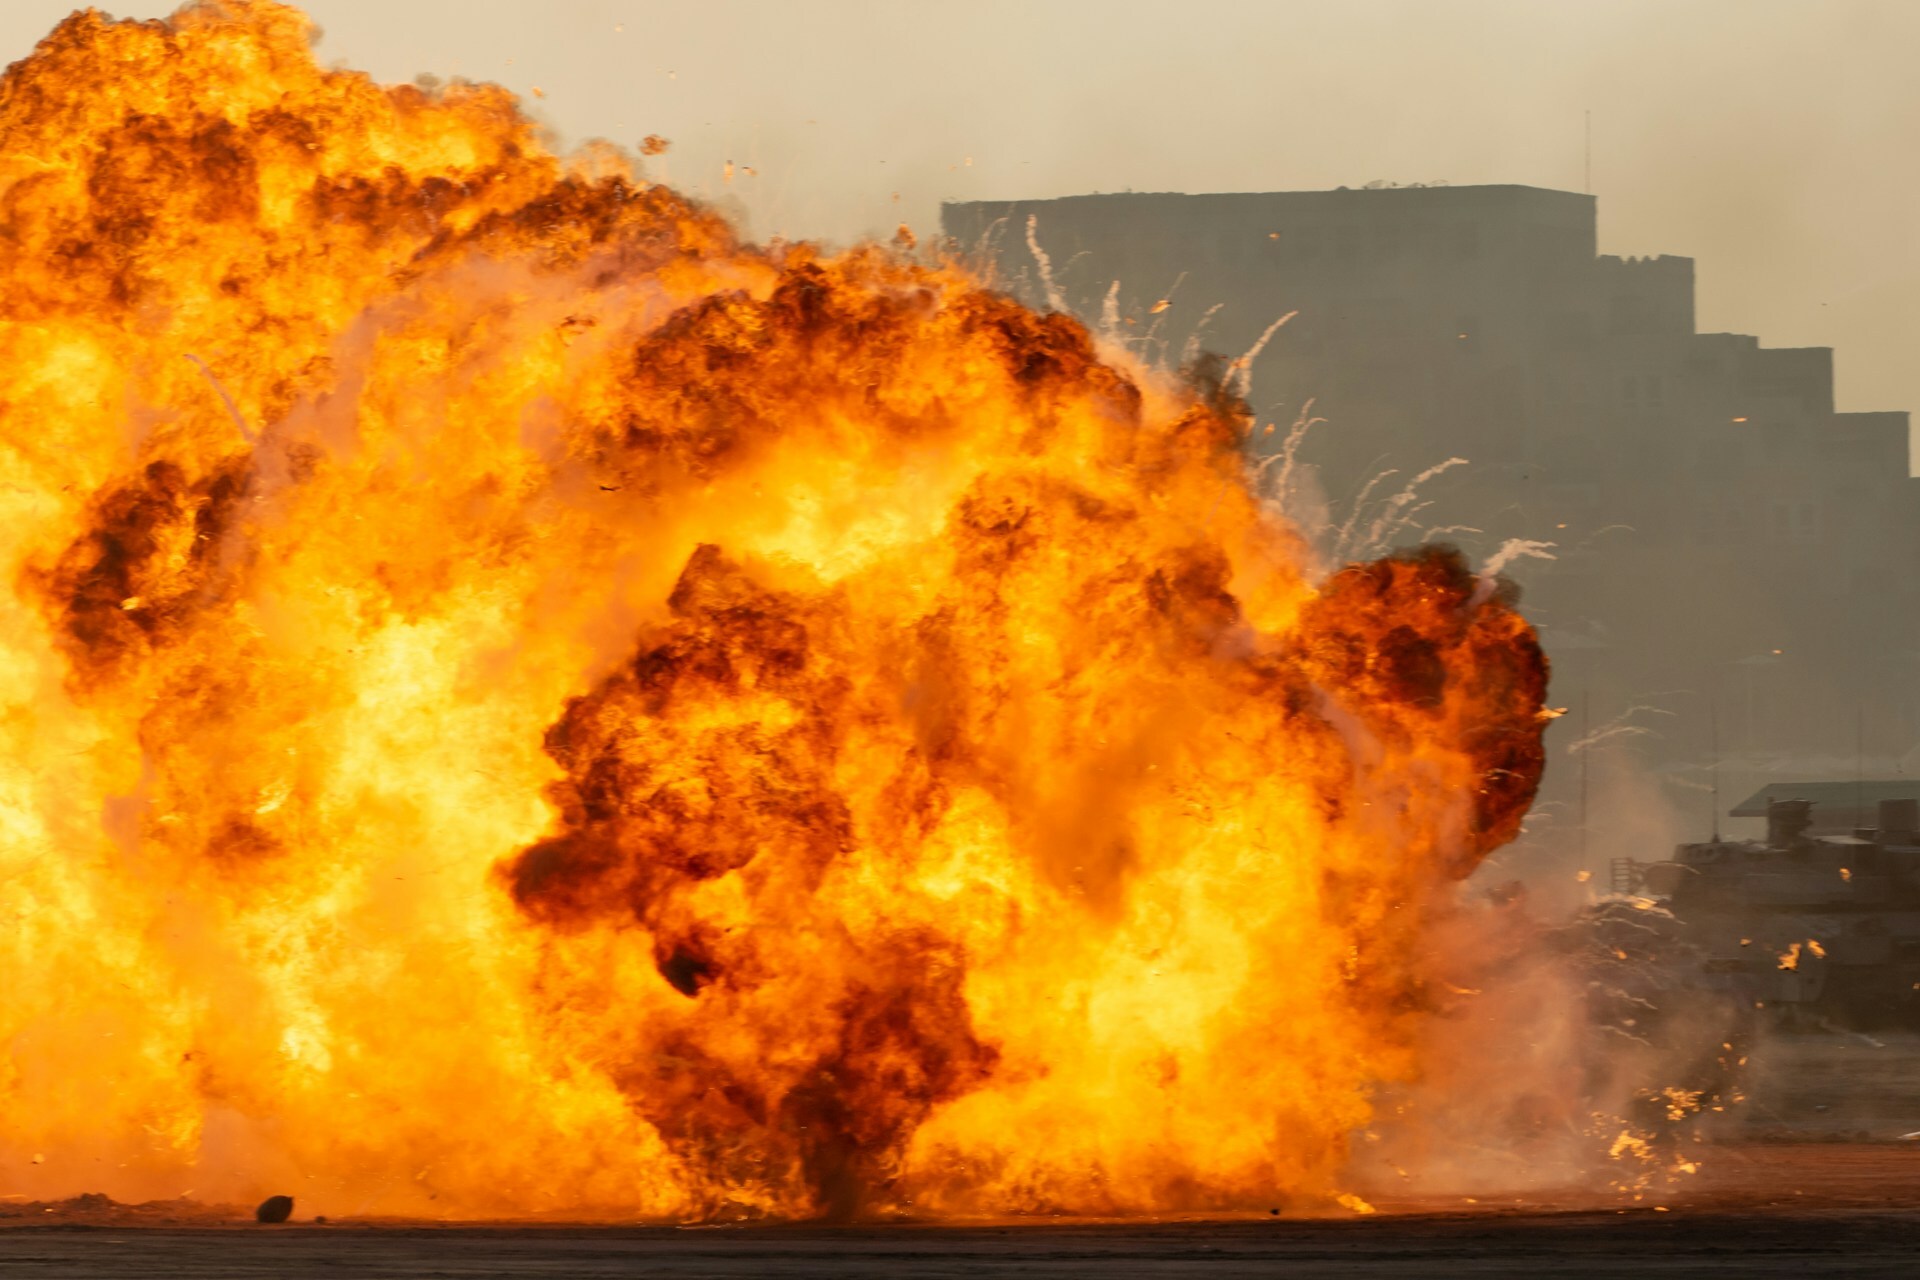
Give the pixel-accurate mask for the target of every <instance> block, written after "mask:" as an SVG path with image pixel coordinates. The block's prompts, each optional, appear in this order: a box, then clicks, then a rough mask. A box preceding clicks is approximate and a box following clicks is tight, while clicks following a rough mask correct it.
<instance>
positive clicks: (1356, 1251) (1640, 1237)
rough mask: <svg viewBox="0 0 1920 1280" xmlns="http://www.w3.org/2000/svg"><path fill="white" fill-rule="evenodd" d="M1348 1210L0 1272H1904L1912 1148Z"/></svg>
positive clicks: (67, 1245) (123, 1246) (97, 1234)
mask: <svg viewBox="0 0 1920 1280" xmlns="http://www.w3.org/2000/svg"><path fill="white" fill-rule="evenodd" d="M1382 1210H1383V1211H1382V1212H1381V1213H1379V1214H1377V1215H1374V1216H1371V1217H1364V1218H1345V1219H1326V1218H1319V1219H1297V1218H1262V1219H1254V1220H1237V1221H1161V1222H1127V1223H1087V1222H1061V1221H1027V1222H1018V1223H1005V1224H996V1225H991V1226H967V1227H952V1226H921V1225H913V1224H898V1225H891V1226H884V1227H809V1226H781V1227H765V1226H761V1227H681V1228H675V1227H631V1226H628V1227H620V1226H603V1227H582V1226H571V1227H556V1226H538V1227H529V1226H523V1225H522V1226H509V1225H494V1226H489V1225H470V1224H469V1225H434V1224H426V1223H382V1222H344V1223H329V1224H326V1225H315V1224H313V1223H311V1222H295V1223H290V1224H288V1225H285V1226H278V1227H265V1226H259V1225H257V1224H255V1223H253V1222H251V1221H248V1220H247V1219H245V1218H244V1217H235V1216H232V1214H231V1211H225V1212H223V1211H220V1210H214V1209H208V1208H204V1207H202V1208H194V1207H191V1206H185V1205H175V1206H169V1205H160V1206H143V1207H137V1208H135V1207H128V1206H116V1205H112V1204H110V1203H106V1202H103V1201H99V1200H87V1201H84V1202H75V1201H67V1202H62V1203H60V1204H58V1205H50V1206H49V1205H24V1204H14V1205H11V1206H8V1207H7V1208H6V1209H5V1210H4V1211H0V1275H4V1276H5V1277H8V1280H13V1278H15V1277H19V1278H21V1280H27V1278H29V1277H34V1278H37V1277H55V1276H58V1277H62V1278H63V1280H86V1278H88V1277H97V1276H151V1277H164V1278H173V1277H180V1278H183V1280H184V1278H186V1277H192V1278H194V1280H239V1278H240V1277H248V1278H253V1277H269V1276H271V1277H289V1278H296V1277H310V1276H342V1275H350V1276H355V1277H395V1278H398V1277H407V1278H409V1280H418V1278H420V1277H477V1276H546V1277H553V1276H569V1277H589V1278H591V1277H602V1276H634V1275H644V1276H649V1277H690V1278H691V1277H699V1278H701V1280H706V1278H710V1277H722V1276H729V1277H730V1276H742V1277H747V1276H754V1277H757V1276H796V1277H829V1276H833V1277H843V1276H844V1277H879V1276H897V1275H908V1274H911V1275H914V1276H926V1277H955V1278H959V1277H967V1278H969V1280H971V1278H974V1277H986V1276H1020V1277H1044V1276H1058V1277H1066V1276H1087V1275H1097V1276H1100V1277H1102V1280H1118V1278H1120V1277H1130V1276H1143V1277H1149V1276H1151V1277H1166V1276H1200V1275H1205V1276H1227V1277H1233V1276H1274V1275H1286V1276H1409V1277H1411V1276H1423V1277H1424V1276H1433V1275H1437V1274H1447V1275H1453V1276H1460V1277H1475V1276H1540V1275H1546V1274H1551V1275H1553V1276H1554V1277H1556V1280H1575V1278H1578V1277H1586V1276H1616V1275H1628V1274H1631V1275H1634V1276H1636V1277H1639V1276H1645V1277H1673V1276H1776V1275H1778V1276H1788V1275H1792V1276H1809V1275H1822V1276H1824V1275H1848V1276H1900V1277H1911V1276H1914V1275H1920V1142H1880V1143H1844V1144H1843V1143H1830V1142H1805V1141H1800V1142H1767V1143H1752V1144H1743V1145H1738V1146H1729V1147H1721V1148H1717V1149H1716V1150H1715V1151H1714V1152H1713V1153H1712V1159H1711V1160H1710V1161H1709V1163H1708V1164H1707V1166H1706V1167H1705V1168H1703V1170H1702V1172H1701V1174H1700V1176H1699V1177H1698V1178H1697V1179H1696V1180H1694V1181H1693V1182H1692V1183H1690V1184H1689V1186H1688V1189H1687V1190H1686V1191H1685V1192H1684V1193H1676V1194H1675V1195H1673V1196H1672V1197H1671V1199H1669V1200H1664V1201H1662V1202H1661V1203H1660V1204H1659V1205H1658V1207H1656V1206H1655V1205H1654V1204H1653V1203H1650V1202H1649V1203H1642V1204H1638V1205H1632V1204H1626V1205H1622V1204H1612V1205H1609V1204H1602V1203H1595V1202H1592V1201H1591V1200H1589V1201H1588V1202H1587V1203H1585V1204H1581V1205H1576V1204H1573V1203H1569V1202H1566V1201H1558V1200H1555V1199H1553V1198H1534V1199H1522V1200H1517V1201H1516V1200H1513V1199H1507V1200H1503V1201H1500V1202H1498V1203H1494V1202H1490V1201H1488V1200H1485V1199H1483V1200H1481V1201H1480V1202H1479V1203H1478V1204H1475V1205H1465V1204H1463V1203H1462V1202H1458V1201H1450V1202H1446V1203H1444V1204H1443V1203H1441V1202H1427V1203H1412V1202H1410V1203H1405V1204H1395V1205H1383V1206H1382Z"/></svg>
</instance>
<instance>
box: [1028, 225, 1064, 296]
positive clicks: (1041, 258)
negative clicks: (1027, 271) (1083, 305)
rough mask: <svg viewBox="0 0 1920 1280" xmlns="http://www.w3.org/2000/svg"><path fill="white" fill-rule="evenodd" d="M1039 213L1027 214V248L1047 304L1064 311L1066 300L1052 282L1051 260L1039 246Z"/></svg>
mask: <svg viewBox="0 0 1920 1280" xmlns="http://www.w3.org/2000/svg"><path fill="white" fill-rule="evenodd" d="M1039 227H1040V215H1039V214H1037V213H1030V214H1028V215H1027V250H1028V252H1030V253H1032V254H1033V260H1034V263H1035V264H1036V265H1037V266H1038V267H1039V269H1040V284H1041V286H1042V287H1043V288H1045V289H1046V291H1047V306H1048V307H1050V308H1051V309H1053V310H1055V311H1065V310H1066V309H1067V300H1066V298H1065V297H1063V296H1062V295H1061V293H1060V290H1059V288H1058V287H1057V286H1055V284H1054V283H1053V262H1052V260H1051V259H1050V258H1048V257H1047V251H1046V250H1045V249H1042V248H1041V247H1040V234H1039Z"/></svg>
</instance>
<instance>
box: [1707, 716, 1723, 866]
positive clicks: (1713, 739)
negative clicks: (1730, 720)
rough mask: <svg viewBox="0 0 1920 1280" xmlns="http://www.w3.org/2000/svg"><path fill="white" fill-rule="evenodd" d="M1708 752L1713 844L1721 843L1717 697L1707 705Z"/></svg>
mask: <svg viewBox="0 0 1920 1280" xmlns="http://www.w3.org/2000/svg"><path fill="white" fill-rule="evenodd" d="M1707 742H1708V746H1707V751H1708V759H1709V761H1710V763H1709V764H1708V766H1707V770H1708V772H1707V779H1708V783H1709V785H1708V788H1707V790H1708V792H1709V793H1710V794H1711V796H1712V797H1713V798H1712V799H1711V800H1710V801H1709V802H1708V803H1709V804H1711V805H1712V806H1713V809H1712V814H1711V822H1712V825H1713V842H1714V843H1715V844H1719V843H1720V699H1719V697H1718V695H1716V696H1715V697H1714V699H1713V701H1712V702H1710V703H1708V704H1707Z"/></svg>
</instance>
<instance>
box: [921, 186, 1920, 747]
mask: <svg viewBox="0 0 1920 1280" xmlns="http://www.w3.org/2000/svg"><path fill="white" fill-rule="evenodd" d="M943 230H944V232H945V234H946V236H947V237H948V238H949V243H950V244H951V245H952V246H954V247H956V248H958V249H959V250H960V251H962V252H963V253H968V254H972V255H976V256H977V257H978V258H979V259H980V260H981V261H982V262H983V264H984V265H985V267H986V269H988V270H990V271H992V272H993V273H994V275H995V277H996V279H997V280H998V282H999V283H1000V284H1001V286H1002V287H1004V288H1007V289H1009V290H1010V291H1012V292H1014V293H1016V294H1018V295H1020V296H1021V297H1022V298H1023V299H1024V300H1026V301H1028V302H1029V303H1032V304H1034V305H1039V306H1045V305H1048V304H1049V301H1050V300H1056V301H1058V302H1059V304H1061V305H1064V306H1066V307H1068V308H1070V309H1071V310H1073V311H1075V312H1076V313H1078V314H1079V315H1080V316H1081V317H1083V318H1084V319H1085V320H1086V321H1087V323H1088V324H1089V325H1090V326H1093V327H1095V328H1096V329H1102V330H1104V331H1106V332H1108V333H1110V334H1112V335H1113V336H1115V337H1116V338H1117V339H1118V340H1121V341H1125V342H1128V343H1131V344H1133V345H1134V346H1135V347H1136V348H1137V349H1138V350H1139V351H1140V353H1141V354H1142V355H1143V356H1144V357H1146V358H1148V359H1150V360H1157V361H1161V362H1164V363H1168V364H1173V365H1182V364H1186V365H1191V364H1193V362H1194V357H1195V353H1197V352H1201V351H1213V352H1217V353H1221V354H1224V355H1226V356H1229V357H1232V356H1238V355H1240V354H1242V353H1243V352H1246V351H1247V350H1249V349H1250V348H1252V347H1253V346H1254V344H1255V343H1256V342H1257V341H1258V340H1259V339H1260V337H1261V335H1262V333H1263V332H1264V331H1265V330H1266V329H1267V328H1268V326H1269V325H1271V324H1272V322H1273V321H1274V320H1275V319H1276V318H1278V317H1280V316H1282V315H1284V314H1286V313H1289V312H1294V313H1297V314H1295V315H1294V316H1293V318H1292V319H1291V320H1290V321H1288V322H1287V323H1286V324H1285V325H1284V326H1283V327H1282V328H1281V329H1279V330H1278V331H1277V332H1276V333H1275V334H1274V335H1273V337H1272V340H1271V341H1270V342H1269V343H1268V344H1267V345H1266V346H1265V347H1264V348H1263V349H1262V350H1261V353H1260V355H1259V357H1258V358H1257V360H1255V361H1254V363H1253V365H1252V370H1251V373H1252V382H1251V392H1250V400H1251V403H1252V404H1253V407H1254V409H1255V411H1256V412H1257V413H1258V414H1259V415H1260V421H1261V422H1262V423H1265V422H1273V423H1274V424H1276V430H1275V431H1274V432H1273V433H1271V434H1266V433H1263V432H1256V435H1255V445H1254V447H1255V448H1256V449H1257V450H1261V451H1268V452H1270V451H1272V450H1275V449H1277V448H1279V447H1281V445H1282V443H1283V442H1284V441H1285V440H1286V438H1287V436H1288V434H1289V430H1288V428H1289V424H1290V423H1292V422H1293V421H1294V420H1295V419H1296V417H1297V416H1298V415H1299V414H1300V412H1301V409H1302V406H1303V405H1304V404H1306V403H1307V402H1308V401H1309V400H1310V401H1311V402H1312V415H1313V416H1314V417H1317V418H1323V419H1325V421H1324V422H1323V423H1317V424H1315V425H1314V426H1313V428H1312V430H1311V431H1310V432H1309V433H1308V434H1307V435H1306V436H1305V437H1304V439H1303V440H1302V442H1301V444H1300V445H1299V449H1298V454H1297V457H1298V462H1299V463H1300V464H1302V465H1296V466H1295V467H1294V468H1293V469H1292V472H1291V474H1292V475H1293V476H1294V477H1295V479H1296V480H1298V479H1299V478H1300V477H1302V476H1305V477H1307V478H1308V480H1309V481H1310V483H1308V484H1306V485H1304V486H1302V485H1298V484H1296V485H1294V486H1293V488H1292V491H1291V492H1290V493H1289V494H1288V495H1287V503H1288V506H1289V509H1290V511H1291V513H1292V514H1293V515H1294V516H1295V518H1297V519H1300V520H1302V521H1303V523H1305V524H1306V525H1308V526H1310V527H1317V528H1318V529H1319V530H1320V531H1321V534H1322V540H1323V543H1325V544H1326V545H1327V546H1328V547H1329V550H1330V552H1331V553H1333V554H1340V555H1345V554H1358V553H1363V552H1365V551H1368V550H1377V549H1378V547H1377V546H1375V547H1369V546H1367V545H1366V544H1367V543H1369V542H1370V541H1371V542H1378V541H1382V540H1384V541H1390V542H1395V543H1401V544H1404V543H1407V542H1414V541H1419V540H1420V539H1421V538H1422V537H1423V536H1432V537H1434V538H1437V539H1442V540H1447V541H1453V542H1455V543H1457V544H1459V545H1461V546H1462V547H1463V548H1464V549H1466V550H1467V551H1468V552H1469V553H1470V554H1471V555H1473V556H1474V557H1475V558H1476V559H1484V558H1485V557H1487V556H1490V555H1493V554H1495V553H1496V551H1497V550H1498V549H1499V548H1500V547H1501V546H1502V545H1503V544H1506V543H1507V542H1508V541H1509V540H1512V539H1526V540H1531V541H1534V542H1538V543H1552V544H1553V546H1552V548H1551V549H1550V550H1549V552H1548V553H1549V554H1551V555H1552V556H1554V557H1555V558H1554V559H1552V560H1545V559H1538V558H1525V559H1520V560H1517V561H1514V562H1513V563H1512V565H1511V566H1510V568H1509V570H1508V572H1509V573H1510V574H1511V575H1512V576H1514V577H1515V578H1516V579H1518V580H1519V581H1520V582H1521V583H1522V584H1523V586H1524V588H1525V591H1526V607H1527V612H1528V614H1529V616H1531V617H1533V618H1534V619H1535V620H1536V621H1537V622H1538V623H1539V624H1540V625H1541V628H1542V632H1543V636H1544V638H1545V640H1546V643H1547V647H1548V651H1549V653H1550V654H1551V656H1552V658H1553V660H1554V663H1555V696H1556V697H1557V698H1558V699H1559V700H1561V701H1562V702H1566V703H1569V704H1572V705H1574V706H1575V707H1576V710H1577V709H1578V707H1579V706H1580V705H1582V704H1584V705H1587V706H1589V707H1591V714H1592V716H1593V719H1594V720H1595V722H1599V721H1602V720H1605V719H1607V718H1610V717H1613V716H1616V715H1619V714H1621V713H1623V712H1625V711H1626V710H1627V709H1628V708H1630V707H1632V706H1635V705H1645V706H1650V707H1653V708H1656V709H1657V711H1656V713H1639V720H1638V723H1640V724H1641V725H1643V726H1644V727H1646V728H1648V729H1651V730H1653V733H1651V734H1648V735H1645V736H1644V737H1643V738H1642V739H1641V741H1640V743H1639V747H1638V749H1639V750H1640V751H1641V753H1642V757H1643V759H1644V760H1645V761H1646V762H1647V763H1649V764H1652V765H1653V766H1655V767H1656V768H1665V769H1667V770H1670V771H1671V772H1672V773H1673V774H1674V775H1675V776H1676V777H1684V775H1685V774H1686V773H1687V771H1688V770H1690V769H1693V770H1697V769H1699V768H1701V767H1702V766H1703V763H1704V761H1705V760H1706V758H1707V756H1708V754H1709V749H1710V748H1709V738H1710V737H1713V736H1716V734H1717V739H1718V744H1719V754H1720V755H1721V756H1722V757H1723V759H1726V758H1732V759H1734V760H1735V761H1736V764H1735V770H1736V773H1735V778H1730V779H1729V780H1728V781H1729V784H1730V785H1734V784H1735V783H1736V779H1737V778H1738V777H1740V776H1741V775H1743V774H1751V775H1753V776H1754V777H1755V778H1756V779H1757V780H1758V781H1764V780H1766V775H1768V774H1773V773H1775V772H1776V771H1777V770H1785V771H1788V772H1792V773H1795V774H1798V775H1801V776H1823V775H1825V774H1833V775H1836V776H1837V775H1842V774H1844V775H1847V776H1852V775H1853V774H1854V772H1855V770H1856V768H1858V767H1859V766H1860V765H1861V764H1862V763H1864V764H1865V766H1866V768H1867V771H1868V772H1870V773H1873V772H1881V773H1886V772H1898V771H1899V770H1900V769H1901V768H1902V767H1903V763H1902V762H1903V760H1905V761H1906V763H1907V764H1912V763H1915V761H1913V760H1906V757H1907V753H1908V752H1909V751H1910V750H1911V749H1912V748H1913V747H1914V745H1915V743H1916V740H1920V720H1916V712H1917V711H1920V707H1917V706H1916V698H1915V691H1916V687H1920V679H1916V677H1920V591H1917V590H1916V576H1915V574H1914V573H1913V572H1912V570H1911V566H1913V565H1914V563H1915V560H1916V552H1920V518H1917V517H1920V492H1916V482H1915V481H1914V480H1912V479H1910V478H1909V461H1908V446H1907V415H1906V414H1905V413H1839V412H1836V411H1835V409H1834V399H1833V358H1832V352H1831V351H1830V350H1828V349H1826V348H1820V347H1812V348H1790V349H1780V348H1770V347H1764V346H1762V345H1760V343H1759V341H1758V340H1757V339H1755V338H1753V337H1748V336H1745V335H1741V334H1730V333H1697V332H1695V329H1694V285H1693V262H1692V260H1691V259H1688V258H1677V257H1668V256H1661V257H1657V258H1619V257H1610V256H1605V255H1600V254H1598V253H1596V252H1595V243H1596V241H1595V202H1594V198H1593V197H1592V196H1588V195H1578V194H1574V193H1572V192H1565V191H1547V190H1540V189H1537V188H1532V187H1520V186H1482V187H1443V186H1433V187H1396V188H1385V189H1365V190H1347V189H1344V188H1343V189H1341V190H1337V191H1298V192H1274V193H1268V194H1245V195H1160V194H1138V195H1136V194H1126V195H1094V196H1075V197H1069V198H1066V199H1058V200H1037V201H1018V202H1008V203H985V202H980V203H965V204H949V205H947V206H946V207H945V209H944V210H943ZM1036 248H1037V249H1038V253H1037V254H1036V251H1035V250H1036ZM1043 259H1044V261H1045V262H1046V263H1047V264H1048V265H1047V267H1046V268H1045V269H1044V270H1043V268H1042V266H1041V262H1042V260H1043ZM1162 304H1164V305H1162ZM1450 458H1464V459H1467V460H1468V461H1467V462H1466V463H1465V464H1458V465H1454V466H1452V467H1450V468H1448V469H1446V470H1444V471H1443V472H1441V473H1440V474H1437V475H1434V476H1432V477H1431V478H1430V479H1428V480H1426V481H1425V482H1424V483H1423V484H1422V485H1421V487H1420V488H1419V489H1418V490H1417V497H1416V498H1414V499H1413V500H1409V501H1404V502H1401V503H1400V504H1399V505H1398V506H1394V505H1393V502H1394V499H1395V495H1396V494H1398V493H1400V492H1401V490H1402V489H1403V488H1404V487H1405V485H1406V483H1407V481H1408V480H1410V479H1411V478H1413V477H1415V476H1417V475H1419V474H1420V473H1422V472H1423V471H1426V470H1428V469H1429V468H1432V467H1434V466H1436V465H1437V464H1442V463H1445V462H1446V461H1447V460H1448V459H1450ZM1281 470H1282V469H1281V468H1279V467H1270V468H1269V469H1268V470H1267V472H1266V474H1267V475H1268V476H1269V477H1272V476H1274V475H1277V474H1278V473H1279V472H1280V471H1281ZM1387 471H1391V472H1393V473H1394V474H1393V475H1392V476H1390V477H1387V478H1386V479H1384V480H1380V479H1378V477H1379V476H1380V474H1381V473H1382V472H1387ZM1370 482H1371V487H1370V488H1369V484H1370ZM1421 503H1429V504H1430V505H1427V506H1424V507H1422V506H1421V505H1420V504H1421ZM1407 517H1411V518H1410V519H1409V518H1407ZM1429 531H1432V532H1431V533H1430V532H1429ZM1649 715H1651V716H1652V718H1651V719H1649V718H1648V716H1649ZM1716 725H1717V729H1716ZM1822 762H1827V763H1825V764H1823V763H1822ZM1756 785H1757V783H1756Z"/></svg>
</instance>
